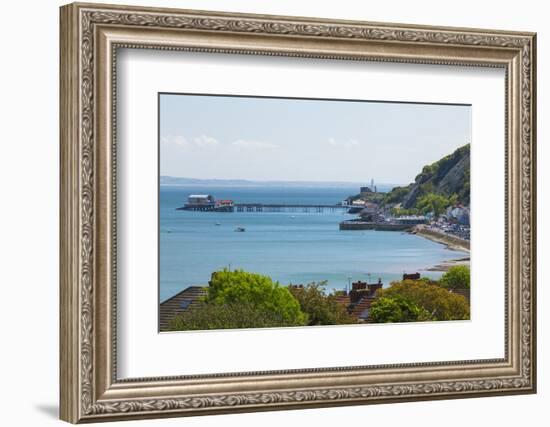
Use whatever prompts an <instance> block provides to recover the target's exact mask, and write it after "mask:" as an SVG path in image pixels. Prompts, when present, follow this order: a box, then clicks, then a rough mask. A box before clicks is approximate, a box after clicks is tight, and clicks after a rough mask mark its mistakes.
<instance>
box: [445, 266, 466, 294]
mask: <svg viewBox="0 0 550 427" xmlns="http://www.w3.org/2000/svg"><path fill="white" fill-rule="evenodd" d="M439 283H441V286H443V287H444V288H447V289H470V267H468V266H467V265H455V266H454V267H451V268H449V270H448V271H447V272H446V273H445V274H444V275H443V276H441V279H439Z"/></svg>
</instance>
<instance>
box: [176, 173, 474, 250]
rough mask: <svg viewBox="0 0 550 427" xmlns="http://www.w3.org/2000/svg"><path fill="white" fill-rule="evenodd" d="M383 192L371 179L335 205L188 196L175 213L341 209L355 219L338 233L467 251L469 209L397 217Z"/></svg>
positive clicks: (394, 206)
mask: <svg viewBox="0 0 550 427" xmlns="http://www.w3.org/2000/svg"><path fill="white" fill-rule="evenodd" d="M383 194H384V193H378V192H377V191H376V186H375V185H374V180H371V186H370V187H369V186H364V187H360V191H359V193H358V194H356V195H353V196H349V197H348V198H346V199H344V200H342V202H341V203H339V204H334V205H329V204H326V205H321V204H317V205H315V204H310V205H308V204H282V203H279V204H266V203H235V202H234V201H233V200H229V199H222V200H217V199H216V198H215V196H213V195H211V194H191V195H189V196H188V197H187V203H185V204H184V205H183V206H182V207H179V208H177V209H178V210H187V211H200V212H235V211H237V212H282V211H290V212H296V211H300V212H323V211H324V210H342V211H343V212H346V213H348V214H354V215H356V216H357V217H356V218H354V219H349V220H345V221H341V222H340V223H339V228H340V230H380V231H402V232H411V233H415V234H416V233H419V234H421V235H423V236H425V237H427V238H434V239H435V240H438V241H439V240H442V241H443V242H445V241H448V243H449V244H451V245H457V246H459V247H462V248H465V249H469V241H470V209H469V207H467V206H463V205H462V204H460V203H455V204H453V205H450V206H447V207H446V208H445V210H444V211H443V212H438V213H436V212H434V211H433V210H431V211H430V210H426V211H425V212H424V213H420V212H415V214H405V215H399V214H398V213H399V212H400V210H401V204H400V203H384V197H383ZM428 209H429V208H428Z"/></svg>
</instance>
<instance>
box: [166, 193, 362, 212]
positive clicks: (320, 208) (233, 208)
mask: <svg viewBox="0 0 550 427" xmlns="http://www.w3.org/2000/svg"><path fill="white" fill-rule="evenodd" d="M351 207H352V206H350V205H347V204H333V205H327V204H302V203H235V202H233V200H216V199H215V197H214V196H212V195H210V194H191V195H190V196H189V197H188V198H187V203H186V204H185V205H184V206H182V207H179V208H176V210H183V211H200V212H317V213H322V212H325V211H329V212H335V211H344V212H348V211H349V209H350V208H351Z"/></svg>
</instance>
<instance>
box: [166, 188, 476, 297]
mask: <svg viewBox="0 0 550 427" xmlns="http://www.w3.org/2000/svg"><path fill="white" fill-rule="evenodd" d="M357 191H358V189H357V188H356V187H349V188H346V187H338V188H334V187H327V188H320V187H277V186H265V187H264V186H258V187H227V186H224V187H205V186H197V187H196V186H189V187H183V186H161V187H160V194H159V199H160V206H159V218H160V223H159V231H160V244H159V250H160V253H159V258H160V300H161V301H164V300H165V299H167V298H169V297H171V296H172V295H174V294H176V293H178V292H180V291H181V290H183V289H185V288H186V287H188V286H191V285H206V284H207V283H208V280H209V278H210V275H211V273H212V272H213V271H216V270H220V269H223V268H224V267H227V268H231V269H237V268H239V269H244V270H247V271H251V272H257V273H262V274H265V275H268V276H270V277H272V278H273V279H274V280H277V281H279V282H280V283H281V284H284V285H287V284H290V283H294V284H299V283H304V284H305V283H310V282H319V281H325V280H326V281H328V283H327V285H326V288H327V290H329V291H330V290H332V289H343V288H345V287H346V285H348V282H349V281H356V280H369V281H376V280H378V278H381V279H382V281H383V282H384V284H385V285H386V286H387V285H388V284H389V282H390V281H392V280H396V279H399V278H400V277H401V276H402V274H403V273H404V272H406V273H414V272H417V271H420V272H422V274H423V275H425V276H430V277H434V278H437V277H439V276H440V275H441V273H439V272H429V271H424V269H426V268H429V267H432V266H434V265H436V264H440V263H441V262H442V261H446V260H450V259H456V258H461V257H464V256H466V255H467V254H466V253H463V252H458V251H451V250H449V249H447V248H446V247H445V246H444V245H441V244H439V243H434V242H432V241H430V240H427V239H424V238H422V237H419V236H415V235H411V234H405V233H400V232H388V231H386V232H384V231H340V230H339V229H338V223H339V222H340V221H343V220H344V219H350V218H353V217H354V216H353V215H348V214H345V213H343V212H342V211H337V212H324V213H313V212H311V213H303V212H276V213H275V212H273V213H270V212H258V213H252V212H231V213H215V212H189V211H178V210H176V208H177V207H180V206H183V204H184V203H185V202H186V200H187V196H188V195H189V194H212V195H214V196H215V197H216V198H218V199H232V200H233V201H235V202H236V203H239V202H240V203H252V202H258V203H300V204H316V203H318V204H336V203H339V202H340V201H341V200H343V199H344V198H346V197H347V196H349V195H352V194H356V193H357ZM217 223H219V225H216V224H217ZM235 227H244V228H246V231H245V232H244V233H238V232H235V231H234V229H235Z"/></svg>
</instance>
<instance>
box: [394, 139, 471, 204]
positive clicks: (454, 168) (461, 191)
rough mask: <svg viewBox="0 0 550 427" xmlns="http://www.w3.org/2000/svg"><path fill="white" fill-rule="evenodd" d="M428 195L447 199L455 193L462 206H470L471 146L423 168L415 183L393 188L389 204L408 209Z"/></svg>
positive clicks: (466, 146)
mask: <svg viewBox="0 0 550 427" xmlns="http://www.w3.org/2000/svg"><path fill="white" fill-rule="evenodd" d="M427 193H436V194H441V195H444V196H446V197H450V196H452V195H453V194H456V195H457V198H458V199H457V200H458V202H459V203H462V204H463V205H469V204H470V144H468V145H465V146H463V147H460V148H458V149H457V150H455V151H454V152H453V153H452V154H449V155H448V156H445V157H443V158H442V159H441V160H438V161H437V162H435V163H432V164H431V165H427V166H424V168H423V169H422V172H421V173H420V174H418V175H417V176H416V178H415V180H414V183H412V184H409V185H408V186H407V187H397V188H394V189H393V190H392V191H390V193H388V195H387V198H386V201H387V202H389V203H401V206H402V207H403V208H405V209H409V208H412V207H414V206H415V205H416V202H417V201H418V199H419V198H420V197H422V196H423V195H425V194H427Z"/></svg>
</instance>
